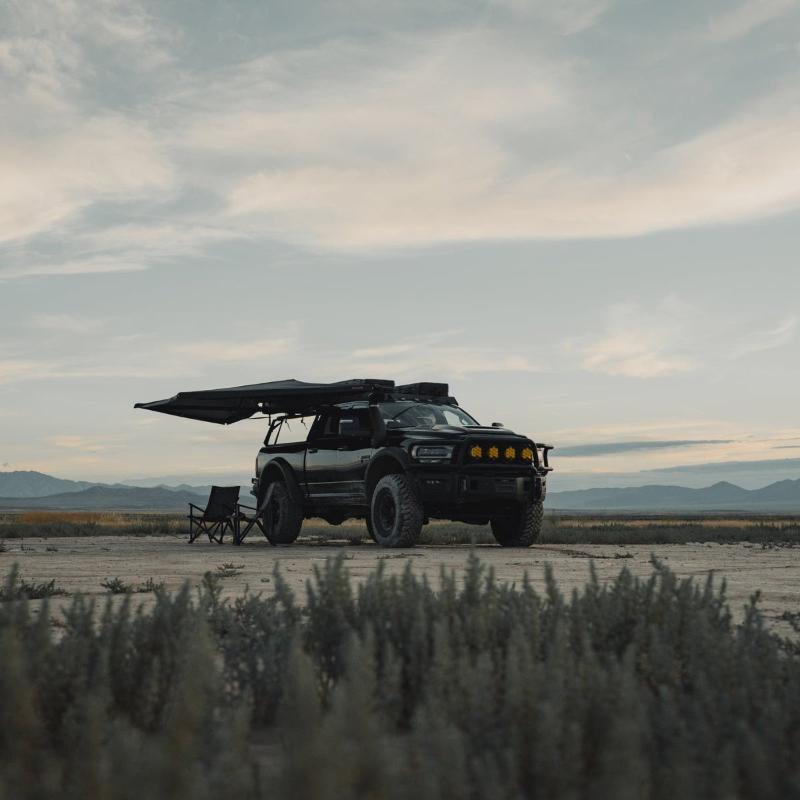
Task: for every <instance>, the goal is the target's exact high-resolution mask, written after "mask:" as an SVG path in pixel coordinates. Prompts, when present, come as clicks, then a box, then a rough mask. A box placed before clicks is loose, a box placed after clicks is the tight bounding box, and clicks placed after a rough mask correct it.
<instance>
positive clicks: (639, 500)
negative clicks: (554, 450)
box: [545, 480, 800, 513]
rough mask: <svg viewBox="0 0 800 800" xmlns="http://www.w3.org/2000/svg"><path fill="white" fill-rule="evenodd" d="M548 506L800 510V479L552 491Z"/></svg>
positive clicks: (565, 509)
mask: <svg viewBox="0 0 800 800" xmlns="http://www.w3.org/2000/svg"><path fill="white" fill-rule="evenodd" d="M545 505H546V507H547V508H549V509H558V510H562V511H758V512H762V513H764V512H783V513H789V512H798V513H800V480H784V481H778V482H777V483H771V484H770V485H769V486H765V487H764V488H762V489H742V488H741V487H740V486H736V485H735V484H733V483H728V482H727V481H720V482H719V483H715V484H714V485H713V486H707V487H706V488H704V489H687V488H685V487H683V486H635V487H630V488H626V489H580V490H576V491H569V492H551V493H549V494H548V495H547V501H546V504H545Z"/></svg>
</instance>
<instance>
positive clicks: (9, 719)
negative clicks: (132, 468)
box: [0, 557, 800, 800]
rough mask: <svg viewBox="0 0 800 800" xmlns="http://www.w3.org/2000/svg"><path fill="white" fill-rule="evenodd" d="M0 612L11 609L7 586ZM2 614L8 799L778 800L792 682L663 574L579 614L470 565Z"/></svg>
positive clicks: (587, 593) (782, 646)
mask: <svg viewBox="0 0 800 800" xmlns="http://www.w3.org/2000/svg"><path fill="white" fill-rule="evenodd" d="M14 580H15V579H14V578H13V577H11V578H10V579H9V581H8V584H9V585H7V588H6V592H7V593H9V594H12V595H13V582H14ZM273 586H274V594H273V595H272V596H270V597H266V598H262V597H260V596H257V595H252V594H249V595H247V596H245V597H242V598H239V599H237V600H235V601H234V602H223V601H222V600H221V599H220V587H221V583H220V579H219V577H217V576H216V575H214V574H213V573H207V575H206V578H205V581H204V584H203V586H202V588H201V589H199V590H198V591H196V592H192V591H191V590H190V589H189V588H188V587H185V588H184V589H182V590H181V591H179V592H177V593H175V594H172V595H170V594H168V593H167V592H165V591H164V590H163V588H157V589H156V599H155V604H154V606H153V607H152V608H151V610H149V611H141V610H139V611H136V612H134V611H133V610H132V605H131V602H130V600H129V599H128V598H124V599H123V600H122V602H121V603H116V604H115V603H113V602H111V601H110V600H109V601H108V602H106V603H105V604H104V605H102V606H101V607H99V606H97V605H95V603H94V602H93V601H90V600H87V599H84V598H80V597H78V598H74V599H73V601H72V603H71V605H70V606H69V607H68V609H67V610H66V612H65V618H64V623H63V626H61V625H60V626H59V627H58V628H57V629H55V630H54V628H53V626H52V625H51V624H50V622H49V620H48V615H47V610H46V608H44V609H42V611H41V613H39V614H38V615H36V614H34V613H33V612H32V610H31V609H30V607H29V605H28V603H27V602H26V601H24V600H23V601H20V602H9V603H4V604H2V605H0V755H1V756H2V757H0V797H3V798H5V797H8V798H19V799H20V800H26V798H42V797H59V798H62V797H63V798H76V799H77V798H86V797H92V798H94V797H102V798H131V799H133V798H141V797H147V798H153V799H154V800H159V799H161V798H163V800H167V798H169V799H170V800H183V798H192V799H193V800H196V799H198V798H200V799H202V798H209V799H210V798H234V797H235V798H253V799H254V800H255V799H256V798H308V799H309V800H314V799H315V798H330V799H331V800H334V799H337V800H338V799H339V798H349V797H364V798H409V797H413V798H414V799H415V800H425V798H454V799H455V798H459V799H460V798H469V797H473V798H528V797H530V798H539V797H540V798H548V800H551V799H553V798H555V799H558V798H627V797H632V798H664V799H665V800H667V798H669V800H672V798H676V797H681V798H701V797H702V798H717V797H718V798H734V797H752V798H772V797H774V798H785V797H791V796H797V794H798V788H800V766H799V765H798V763H799V762H798V759H797V753H798V752H800V669H798V667H800V663H798V660H800V659H799V657H798V653H797V651H796V649H795V648H794V646H793V645H792V643H790V642H785V641H782V640H781V639H779V638H777V637H776V636H775V635H773V634H770V633H769V632H768V631H767V630H766V629H765V627H764V624H763V621H762V618H761V615H760V613H759V611H758V609H757V606H756V604H755V603H753V604H752V605H751V607H749V608H748V609H747V612H746V614H745V617H744V621H743V623H742V624H741V625H735V624H734V623H733V621H732V618H731V615H730V613H729V610H728V607H727V604H726V601H725V594H724V586H719V587H717V586H715V585H714V584H713V583H712V582H711V580H710V579H709V580H708V581H707V582H706V583H705V584H702V585H700V584H697V583H695V582H693V581H691V580H678V579H677V578H676V577H675V576H674V575H673V574H672V573H671V572H669V571H668V570H667V569H666V568H664V567H663V566H661V565H658V564H655V565H654V570H653V574H652V576H651V577H650V578H649V579H647V580H641V579H637V578H634V577H633V576H632V575H631V574H630V573H629V572H627V571H625V570H623V571H622V573H621V574H620V575H619V577H618V578H617V579H616V580H614V581H613V582H611V583H608V584H606V585H601V584H600V583H599V582H598V580H597V579H596V578H594V577H593V578H592V580H591V581H589V583H588V584H587V585H586V587H585V588H584V589H583V590H582V591H580V592H575V593H573V595H572V596H571V597H570V598H569V599H567V598H564V597H563V596H562V595H561V594H560V593H559V591H558V588H557V586H556V584H555V582H554V580H553V577H552V575H550V574H548V580H547V590H546V592H545V593H544V594H539V593H537V592H536V591H534V589H533V588H532V586H531V585H530V584H529V583H528V582H527V581H523V582H522V583H521V584H520V585H518V586H512V585H507V584H500V583H498V582H497V581H496V580H495V579H494V577H493V575H492V573H491V572H490V571H487V570H486V569H485V568H484V567H483V566H482V565H481V564H480V562H479V561H478V560H477V559H476V558H474V557H471V559H470V563H469V565H468V569H467V571H466V576H465V578H464V579H463V581H462V580H459V579H457V578H456V576H455V575H454V574H452V573H444V572H443V573H442V575H441V581H440V585H439V586H438V587H437V588H434V587H433V586H432V585H431V584H429V583H428V582H427V581H426V580H425V579H424V578H419V577H417V576H415V574H414V573H413V571H412V569H411V568H410V567H409V568H408V569H407V570H406V571H405V572H404V573H403V574H402V575H400V576H392V577H389V576H387V575H385V574H384V572H383V570H382V569H381V567H380V565H379V566H378V568H377V569H376V570H375V571H374V572H373V573H372V574H371V575H369V576H368V577H367V578H366V580H365V581H364V582H363V583H362V584H360V585H359V586H358V588H354V585H353V583H352V582H351V580H350V578H349V575H348V573H347V570H346V569H345V567H344V560H343V559H342V558H341V557H340V558H338V559H333V560H328V561H327V562H325V563H324V565H323V566H320V567H318V568H317V570H316V573H315V577H314V579H313V580H312V581H310V582H309V585H308V589H307V596H306V598H305V602H304V603H303V604H300V603H299V602H298V601H297V599H296V598H295V597H294V596H293V594H292V592H291V591H290V590H289V589H288V587H287V586H286V584H285V583H284V582H283V581H282V579H281V577H280V575H279V574H277V573H276V574H275V576H274V579H273Z"/></svg>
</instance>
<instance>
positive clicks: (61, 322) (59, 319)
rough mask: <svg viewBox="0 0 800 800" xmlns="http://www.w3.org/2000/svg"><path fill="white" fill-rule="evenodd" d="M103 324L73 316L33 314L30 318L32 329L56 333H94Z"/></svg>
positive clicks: (91, 319) (89, 318) (92, 319)
mask: <svg viewBox="0 0 800 800" xmlns="http://www.w3.org/2000/svg"><path fill="white" fill-rule="evenodd" d="M103 324H104V323H103V320H100V319H94V318H91V317H79V316H76V315H74V314H34V315H33V317H31V325H33V327H35V328H41V329H42V330H47V331H56V332H58V333H76V334H85V333H94V332H96V331H97V330H98V329H99V328H100V327H102V326H103Z"/></svg>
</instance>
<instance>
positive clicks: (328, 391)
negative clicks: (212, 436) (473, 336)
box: [134, 378, 394, 425]
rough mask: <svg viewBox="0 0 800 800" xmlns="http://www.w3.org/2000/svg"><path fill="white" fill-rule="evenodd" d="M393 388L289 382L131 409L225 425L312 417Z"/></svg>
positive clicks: (365, 382)
mask: <svg viewBox="0 0 800 800" xmlns="http://www.w3.org/2000/svg"><path fill="white" fill-rule="evenodd" d="M393 387H394V381H387V380H371V379H366V378H356V379H353V380H349V381H339V382H337V383H305V382H304V381H296V380H294V379H291V380H286V381H272V382H270V383H253V384H251V385H249V386H231V387H229V388H227V389H206V390H204V391H197V392H178V394H176V395H175V397H170V398H169V399H168V400H154V401H153V402H151V403H136V405H135V406H134V408H146V409H148V410H149V411H160V412H161V413H162V414H172V415H173V416H176V417H188V418H189V419H199V420H202V421H203V422H216V423H218V424H220V425H229V424H230V423H232V422H239V420H243V419H247V418H248V417H252V416H253V414H256V413H258V412H259V411H261V412H263V413H265V414H294V413H300V412H304V411H307V412H309V413H313V412H314V411H315V410H316V409H317V408H319V407H320V406H325V405H332V404H334V403H344V402H347V401H348V400H362V399H363V400H366V399H367V398H368V397H369V396H370V395H371V394H372V393H373V392H375V391H386V390H387V389H392V388H393Z"/></svg>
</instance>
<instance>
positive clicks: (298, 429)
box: [270, 417, 316, 444]
mask: <svg viewBox="0 0 800 800" xmlns="http://www.w3.org/2000/svg"><path fill="white" fill-rule="evenodd" d="M315 420H316V417H296V418H295V419H287V420H286V421H285V422H284V423H283V425H281V428H280V430H279V431H278V435H277V436H276V437H275V439H274V440H273V441H272V442H270V444H299V443H300V442H304V441H305V440H306V438H307V437H308V432H309V431H310V430H311V429H312V428H313V426H314V421H315Z"/></svg>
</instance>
